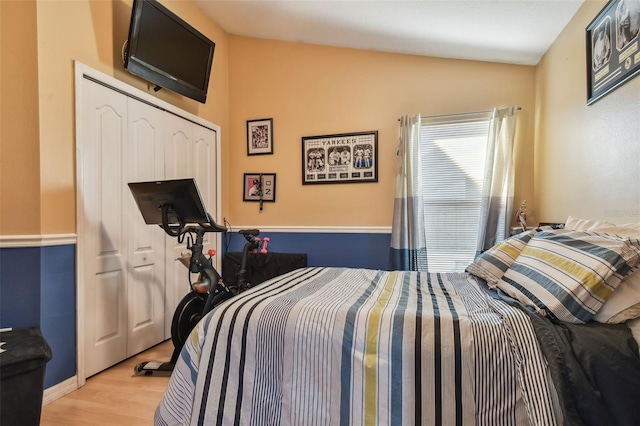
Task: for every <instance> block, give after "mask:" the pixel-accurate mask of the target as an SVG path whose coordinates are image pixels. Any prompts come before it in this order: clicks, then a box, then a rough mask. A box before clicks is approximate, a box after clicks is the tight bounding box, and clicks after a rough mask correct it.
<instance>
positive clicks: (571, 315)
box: [497, 229, 640, 323]
mask: <svg viewBox="0 0 640 426" xmlns="http://www.w3.org/2000/svg"><path fill="white" fill-rule="evenodd" d="M639 261H640V241H638V240H635V239H629V238H622V237H616V236H611V235H606V234H599V233H596V232H591V231H572V230H566V229H559V230H552V231H543V232H539V233H537V234H536V235H534V236H533V238H531V240H530V241H529V243H528V244H527V246H526V247H525V248H524V249H523V250H522V252H521V253H520V255H519V256H518V258H517V259H516V261H515V262H514V263H513V265H512V266H511V268H509V270H507V272H506V273H505V274H504V275H503V277H502V278H501V279H500V281H498V284H497V286H498V288H500V289H501V290H502V291H504V292H505V293H507V294H508V295H510V296H511V297H513V298H515V299H518V300H520V301H521V302H523V303H524V304H526V305H529V306H532V307H534V308H536V309H537V310H538V311H539V312H547V313H550V314H552V315H553V316H555V317H556V318H558V319H559V320H561V321H566V322H572V323H585V322H587V321H589V320H590V319H591V318H592V317H593V315H594V314H595V313H596V312H597V311H598V310H599V309H600V307H601V306H602V305H603V304H604V302H605V300H607V299H608V298H609V296H611V294H612V293H613V290H615V288H616V287H617V286H618V284H620V281H621V280H622V279H623V278H624V276H625V275H627V274H628V273H630V272H631V270H632V268H633V267H634V266H635V265H637V264H638V262H639Z"/></svg>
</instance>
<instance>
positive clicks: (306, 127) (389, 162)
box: [226, 36, 535, 226]
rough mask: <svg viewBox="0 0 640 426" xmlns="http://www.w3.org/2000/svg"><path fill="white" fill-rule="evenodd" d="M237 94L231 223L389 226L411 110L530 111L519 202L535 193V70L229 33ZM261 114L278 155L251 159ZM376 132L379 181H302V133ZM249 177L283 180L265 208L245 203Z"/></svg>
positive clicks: (523, 131)
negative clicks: (251, 132) (249, 139)
mask: <svg viewBox="0 0 640 426" xmlns="http://www.w3.org/2000/svg"><path fill="white" fill-rule="evenodd" d="M229 93H230V98H229V146H228V150H229V152H230V161H231V163H230V167H229V174H228V175H227V176H226V178H228V180H229V184H228V188H229V191H230V193H229V194H228V195H229V210H228V212H229V216H228V217H227V219H228V220H229V221H230V222H231V224H232V225H255V226H263V225H272V226H285V225H291V226H294V225H295V226H309V225H311V226H358V225H360V226H390V225H391V218H392V214H393V198H394V195H395V167H396V165H395V147H396V140H397V137H398V122H397V119H398V117H400V116H401V115H404V114H416V113H421V114H423V115H439V114H451V113H459V112H471V111H483V110H489V109H491V108H493V107H506V106H509V105H519V106H521V107H522V111H520V113H519V116H518V130H519V141H518V147H517V156H518V160H517V161H518V165H519V173H518V176H517V181H516V200H521V199H526V198H529V199H531V198H532V197H533V177H532V173H533V163H532V162H531V161H530V158H532V156H533V141H534V133H533V128H534V127H533V126H534V97H535V68H534V67H529V66H518V65H506V64H496V63H488V62H474V61H461V60H449V59H438V58H428V57H419V56H411V55H400V54H389V53H381V52H371V51H363V50H353V49H345V48H333V47H324V46H315V45H307V44H299V43H286V42H277V41H269V40H261V39H254V38H246V37H238V36H230V37H229ZM261 118H273V120H274V154H273V155H259V156H247V153H246V150H247V147H246V121H247V120H252V119H261ZM368 130H378V132H379V141H378V144H379V146H378V150H379V155H380V161H379V170H378V172H379V182H378V183H360V184H331V185H304V186H303V185H302V182H301V181H302V165H301V161H302V149H301V138H302V137H303V136H314V135H327V134H336V133H346V132H358V131H368ZM525 160H526V161H525ZM249 172H262V173H276V174H277V179H276V182H277V191H276V203H274V204H272V203H265V205H264V210H263V211H262V212H259V210H258V205H257V203H252V202H243V201H242V191H243V188H242V177H243V173H249ZM518 203H519V201H518Z"/></svg>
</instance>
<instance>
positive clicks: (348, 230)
mask: <svg viewBox="0 0 640 426" xmlns="http://www.w3.org/2000/svg"><path fill="white" fill-rule="evenodd" d="M241 229H259V230H260V233H266V232H296V233H318V234H332V233H335V234H391V227H390V226H255V225H253V226H232V227H230V230H231V232H238V231H239V230H241Z"/></svg>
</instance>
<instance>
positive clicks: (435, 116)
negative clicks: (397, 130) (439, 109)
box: [398, 107, 522, 121]
mask: <svg viewBox="0 0 640 426" xmlns="http://www.w3.org/2000/svg"><path fill="white" fill-rule="evenodd" d="M516 108H517V109H518V111H520V110H521V109H522V107H516ZM486 112H491V110H489V111H475V112H462V113H460V114H442V115H429V116H426V117H422V118H441V117H457V116H460V115H472V114H483V113H486ZM398 121H400V118H398Z"/></svg>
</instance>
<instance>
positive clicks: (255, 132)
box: [247, 118, 273, 155]
mask: <svg viewBox="0 0 640 426" xmlns="http://www.w3.org/2000/svg"><path fill="white" fill-rule="evenodd" d="M261 154H273V118H263V119H261V120H249V121H247V155H261Z"/></svg>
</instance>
